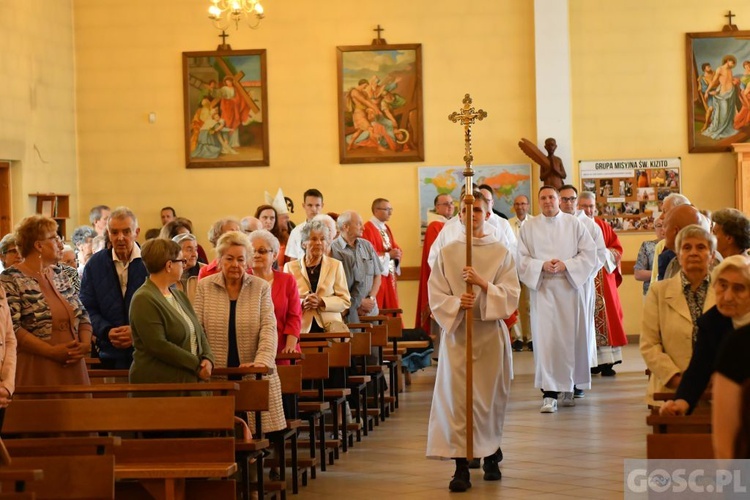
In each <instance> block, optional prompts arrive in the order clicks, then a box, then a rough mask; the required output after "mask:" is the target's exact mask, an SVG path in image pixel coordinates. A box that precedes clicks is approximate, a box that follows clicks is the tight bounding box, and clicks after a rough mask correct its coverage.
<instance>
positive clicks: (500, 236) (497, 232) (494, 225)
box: [427, 214, 517, 268]
mask: <svg viewBox="0 0 750 500" xmlns="http://www.w3.org/2000/svg"><path fill="white" fill-rule="evenodd" d="M463 228H464V225H463V224H462V223H461V218H460V217H453V218H452V219H451V220H449V221H448V222H446V223H445V226H443V230H442V231H440V234H438V237H437V238H436V239H435V243H433V244H432V248H430V255H429V256H428V257H427V264H428V265H429V266H430V268H432V267H433V266H434V265H435V261H436V260H437V256H438V253H439V252H440V249H441V248H443V247H444V246H445V245H447V244H448V243H450V242H451V241H455V240H457V239H459V238H460V237H461V235H462V234H464V229H463ZM484 232H485V234H492V235H494V236H495V237H496V238H497V240H498V241H499V242H500V243H501V244H502V245H503V246H504V247H505V248H507V249H508V250H510V254H511V256H513V258H514V259H515V256H516V246H517V244H516V235H515V234H513V229H511V227H510V224H508V221H507V220H505V219H503V218H502V217H500V216H499V215H495V214H492V215H490V218H489V220H488V221H487V222H485V223H484Z"/></svg>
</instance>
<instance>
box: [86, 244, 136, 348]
mask: <svg viewBox="0 0 750 500" xmlns="http://www.w3.org/2000/svg"><path fill="white" fill-rule="evenodd" d="M146 278H148V272H147V271H146V266H145V265H144V264H143V261H142V260H141V259H140V258H137V259H134V260H133V262H131V263H130V265H129V266H128V286H127V289H126V290H125V297H123V296H122V289H121V288H120V278H119V277H118V276H117V270H116V269H115V262H114V261H113V260H112V250H111V249H106V248H105V249H103V250H100V251H98V252H96V253H95V254H94V255H93V256H91V258H90V259H89V261H88V262H87V263H86V267H84V268H83V278H82V279H81V294H80V295H81V302H83V306H84V307H85V308H86V311H87V312H88V313H89V318H90V319H91V326H92V327H93V329H94V337H95V338H96V345H97V347H98V349H99V357H100V358H102V359H125V360H132V359H133V348H132V347H130V348H128V349H118V348H116V347H115V346H113V345H112V344H111V343H110V341H109V331H110V330H111V329H112V328H115V327H118V326H123V325H129V324H130V321H129V319H128V311H129V310H130V301H131V300H132V298H133V294H134V293H135V291H136V290H138V288H140V287H141V285H143V283H144V282H145V281H146Z"/></svg>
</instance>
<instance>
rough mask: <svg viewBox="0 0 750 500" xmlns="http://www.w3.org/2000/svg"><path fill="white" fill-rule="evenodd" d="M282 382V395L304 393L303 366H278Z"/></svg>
mask: <svg viewBox="0 0 750 500" xmlns="http://www.w3.org/2000/svg"><path fill="white" fill-rule="evenodd" d="M276 370H277V371H278V373H279V380H280V381H281V394H299V393H300V392H302V365H277V366H276Z"/></svg>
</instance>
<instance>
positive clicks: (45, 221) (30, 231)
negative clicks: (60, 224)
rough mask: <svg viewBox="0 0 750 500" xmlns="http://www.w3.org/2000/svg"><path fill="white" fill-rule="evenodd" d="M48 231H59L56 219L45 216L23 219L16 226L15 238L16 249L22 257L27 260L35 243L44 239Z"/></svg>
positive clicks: (31, 216) (32, 216)
mask: <svg viewBox="0 0 750 500" xmlns="http://www.w3.org/2000/svg"><path fill="white" fill-rule="evenodd" d="M48 231H55V232H56V231H57V222H55V220H54V219H50V218H49V217H45V216H44V215H30V216H28V217H26V218H25V219H23V220H22V221H21V222H19V223H18V225H17V226H16V230H15V232H14V236H15V238H16V248H17V249H18V253H20V254H21V257H23V258H26V257H28V256H29V254H30V253H31V251H32V250H34V243H36V242H37V241H39V240H40V239H43V238H44V233H46V232H48Z"/></svg>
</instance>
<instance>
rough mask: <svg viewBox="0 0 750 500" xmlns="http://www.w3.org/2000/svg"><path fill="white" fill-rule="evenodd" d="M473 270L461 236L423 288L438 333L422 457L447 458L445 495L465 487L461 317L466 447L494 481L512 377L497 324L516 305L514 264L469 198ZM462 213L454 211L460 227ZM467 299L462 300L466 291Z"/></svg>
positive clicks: (485, 212)
mask: <svg viewBox="0 0 750 500" xmlns="http://www.w3.org/2000/svg"><path fill="white" fill-rule="evenodd" d="M474 198H475V200H476V201H475V202H474V205H473V207H469V208H472V209H473V225H472V227H473V241H472V255H473V261H472V264H473V265H472V266H471V267H469V266H465V262H466V235H465V231H464V233H463V234H461V235H460V237H459V238H457V239H456V240H455V241H453V242H451V243H449V244H448V245H445V246H444V247H443V248H441V249H440V252H439V254H438V256H437V260H436V262H435V265H434V266H433V267H432V273H431V274H430V279H429V282H428V291H429V297H430V306H431V309H432V313H433V315H434V317H435V320H436V321H437V322H438V324H439V325H440V328H441V341H440V354H439V357H440V363H439V364H438V368H437V379H436V380H435V392H434V393H433V398H432V410H431V412H430V422H429V429H428V434H427V456H428V457H429V458H443V459H446V458H452V459H454V460H455V461H456V472H455V475H454V476H453V480H452V481H451V482H450V485H449V488H450V490H451V491H466V490H467V489H469V488H470V487H471V477H470V473H469V463H468V460H467V458H466V431H467V429H466V415H467V411H466V398H465V395H466V310H468V309H472V311H473V315H474V317H473V328H474V331H473V336H472V340H473V342H472V343H473V345H472V352H473V355H472V359H473V373H474V374H476V376H475V377H474V379H473V380H474V384H473V391H472V394H473V400H474V405H473V409H472V411H473V413H472V414H473V416H474V425H473V446H474V454H475V456H478V457H484V479H485V480H487V481H497V480H499V479H500V478H501V474H500V469H499V467H498V462H499V461H500V460H502V451H501V450H500V444H501V440H502V434H503V423H504V421H505V408H506V406H507V403H508V395H509V393H510V380H511V378H512V376H513V374H512V364H511V347H510V343H509V337H508V329H507V327H506V326H505V323H504V322H503V321H501V320H502V319H505V318H508V317H509V316H510V315H511V314H513V312H514V311H515V310H516V308H517V306H518V297H519V295H520V293H521V287H520V285H519V283H518V276H517V274H516V269H515V264H514V262H513V257H512V255H511V253H510V252H509V250H508V249H507V248H506V247H505V246H503V245H502V244H501V243H500V242H499V241H498V240H497V238H496V237H495V236H493V235H492V234H488V233H489V231H486V230H485V228H486V226H485V221H486V220H487V219H488V217H489V215H490V212H489V207H488V205H487V201H486V200H485V198H484V197H483V196H482V195H481V193H479V192H475V193H474ZM466 210H467V207H465V206H463V204H462V208H461V218H462V220H465V217H466ZM467 283H468V284H471V285H473V292H472V293H466V284H467Z"/></svg>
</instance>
